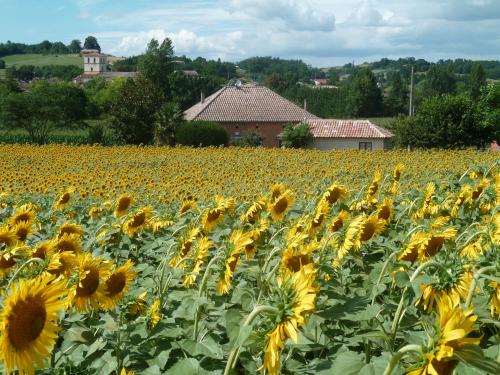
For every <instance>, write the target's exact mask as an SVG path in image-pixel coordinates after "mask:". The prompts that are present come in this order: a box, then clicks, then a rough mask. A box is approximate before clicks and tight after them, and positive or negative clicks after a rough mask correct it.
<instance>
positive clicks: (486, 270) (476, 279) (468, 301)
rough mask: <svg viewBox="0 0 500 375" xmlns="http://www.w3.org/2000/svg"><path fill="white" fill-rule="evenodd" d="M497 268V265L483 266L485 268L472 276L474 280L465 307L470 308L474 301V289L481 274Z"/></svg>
mask: <svg viewBox="0 0 500 375" xmlns="http://www.w3.org/2000/svg"><path fill="white" fill-rule="evenodd" d="M495 269H496V267H495V266H488V267H483V268H481V269H479V270H478V271H477V272H476V273H475V274H474V277H473V278H472V282H471V283H470V287H469V293H467V299H466V300H465V305H464V307H465V309H468V308H469V306H470V304H471V302H472V296H473V295H474V289H476V285H477V282H478V280H479V278H480V277H481V275H483V274H484V273H486V272H489V271H493V270H495Z"/></svg>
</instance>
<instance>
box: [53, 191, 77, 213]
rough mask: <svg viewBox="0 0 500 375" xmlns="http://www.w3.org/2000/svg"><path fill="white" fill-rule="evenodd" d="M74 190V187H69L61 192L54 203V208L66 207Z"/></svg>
mask: <svg viewBox="0 0 500 375" xmlns="http://www.w3.org/2000/svg"><path fill="white" fill-rule="evenodd" d="M74 192H75V189H74V188H70V189H68V190H66V191H65V192H64V193H62V194H61V195H60V196H59V198H57V200H56V202H55V203H54V208H55V209H56V210H62V209H63V208H66V207H68V206H69V203H70V201H71V198H72V196H73V193H74Z"/></svg>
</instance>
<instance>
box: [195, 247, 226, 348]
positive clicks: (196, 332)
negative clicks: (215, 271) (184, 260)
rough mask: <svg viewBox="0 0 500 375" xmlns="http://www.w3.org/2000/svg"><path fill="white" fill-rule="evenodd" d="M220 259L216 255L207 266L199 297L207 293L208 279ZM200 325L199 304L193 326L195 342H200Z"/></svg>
mask: <svg viewBox="0 0 500 375" xmlns="http://www.w3.org/2000/svg"><path fill="white" fill-rule="evenodd" d="M219 258H220V256H218V255H216V256H214V257H213V258H212V259H210V262H209V263H208V264H207V268H206V269H205V273H204V274H203V279H201V284H200V288H199V289H198V297H201V296H203V293H204V292H205V289H206V286H207V281H208V277H209V275H210V270H211V268H212V266H213V265H214V263H215V262H216V261H217V260H218V259H219ZM199 324H200V305H199V304H197V306H196V311H195V313H194V326H193V340H194V341H197V340H198V333H199V332H198V331H199Z"/></svg>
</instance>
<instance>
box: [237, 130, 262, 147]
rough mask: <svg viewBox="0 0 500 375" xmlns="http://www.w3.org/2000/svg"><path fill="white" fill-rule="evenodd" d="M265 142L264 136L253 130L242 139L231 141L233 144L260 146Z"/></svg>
mask: <svg viewBox="0 0 500 375" xmlns="http://www.w3.org/2000/svg"><path fill="white" fill-rule="evenodd" d="M263 142H264V137H262V134H260V133H258V132H256V131H251V132H249V133H247V134H245V136H244V137H243V138H242V139H238V140H233V141H231V145H232V146H239V147H259V146H262V143H263Z"/></svg>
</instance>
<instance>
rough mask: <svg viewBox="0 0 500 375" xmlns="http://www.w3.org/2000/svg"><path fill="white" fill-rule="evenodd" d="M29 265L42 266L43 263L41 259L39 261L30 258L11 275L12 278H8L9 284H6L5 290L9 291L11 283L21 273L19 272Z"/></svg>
mask: <svg viewBox="0 0 500 375" xmlns="http://www.w3.org/2000/svg"><path fill="white" fill-rule="evenodd" d="M31 263H39V264H44V263H45V261H44V260H43V259H40V258H31V259H29V260H27V261H26V262H24V263H23V264H22V265H21V266H20V267H19V268H18V269H17V270H16V272H14V274H13V275H12V277H11V278H10V280H9V283H8V284H7V288H6V289H5V290H9V289H10V286H11V285H12V282H13V281H14V280H15V279H16V277H17V276H18V275H19V274H20V273H21V271H22V270H23V269H24V268H25V267H26V266H27V265H29V264H31Z"/></svg>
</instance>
